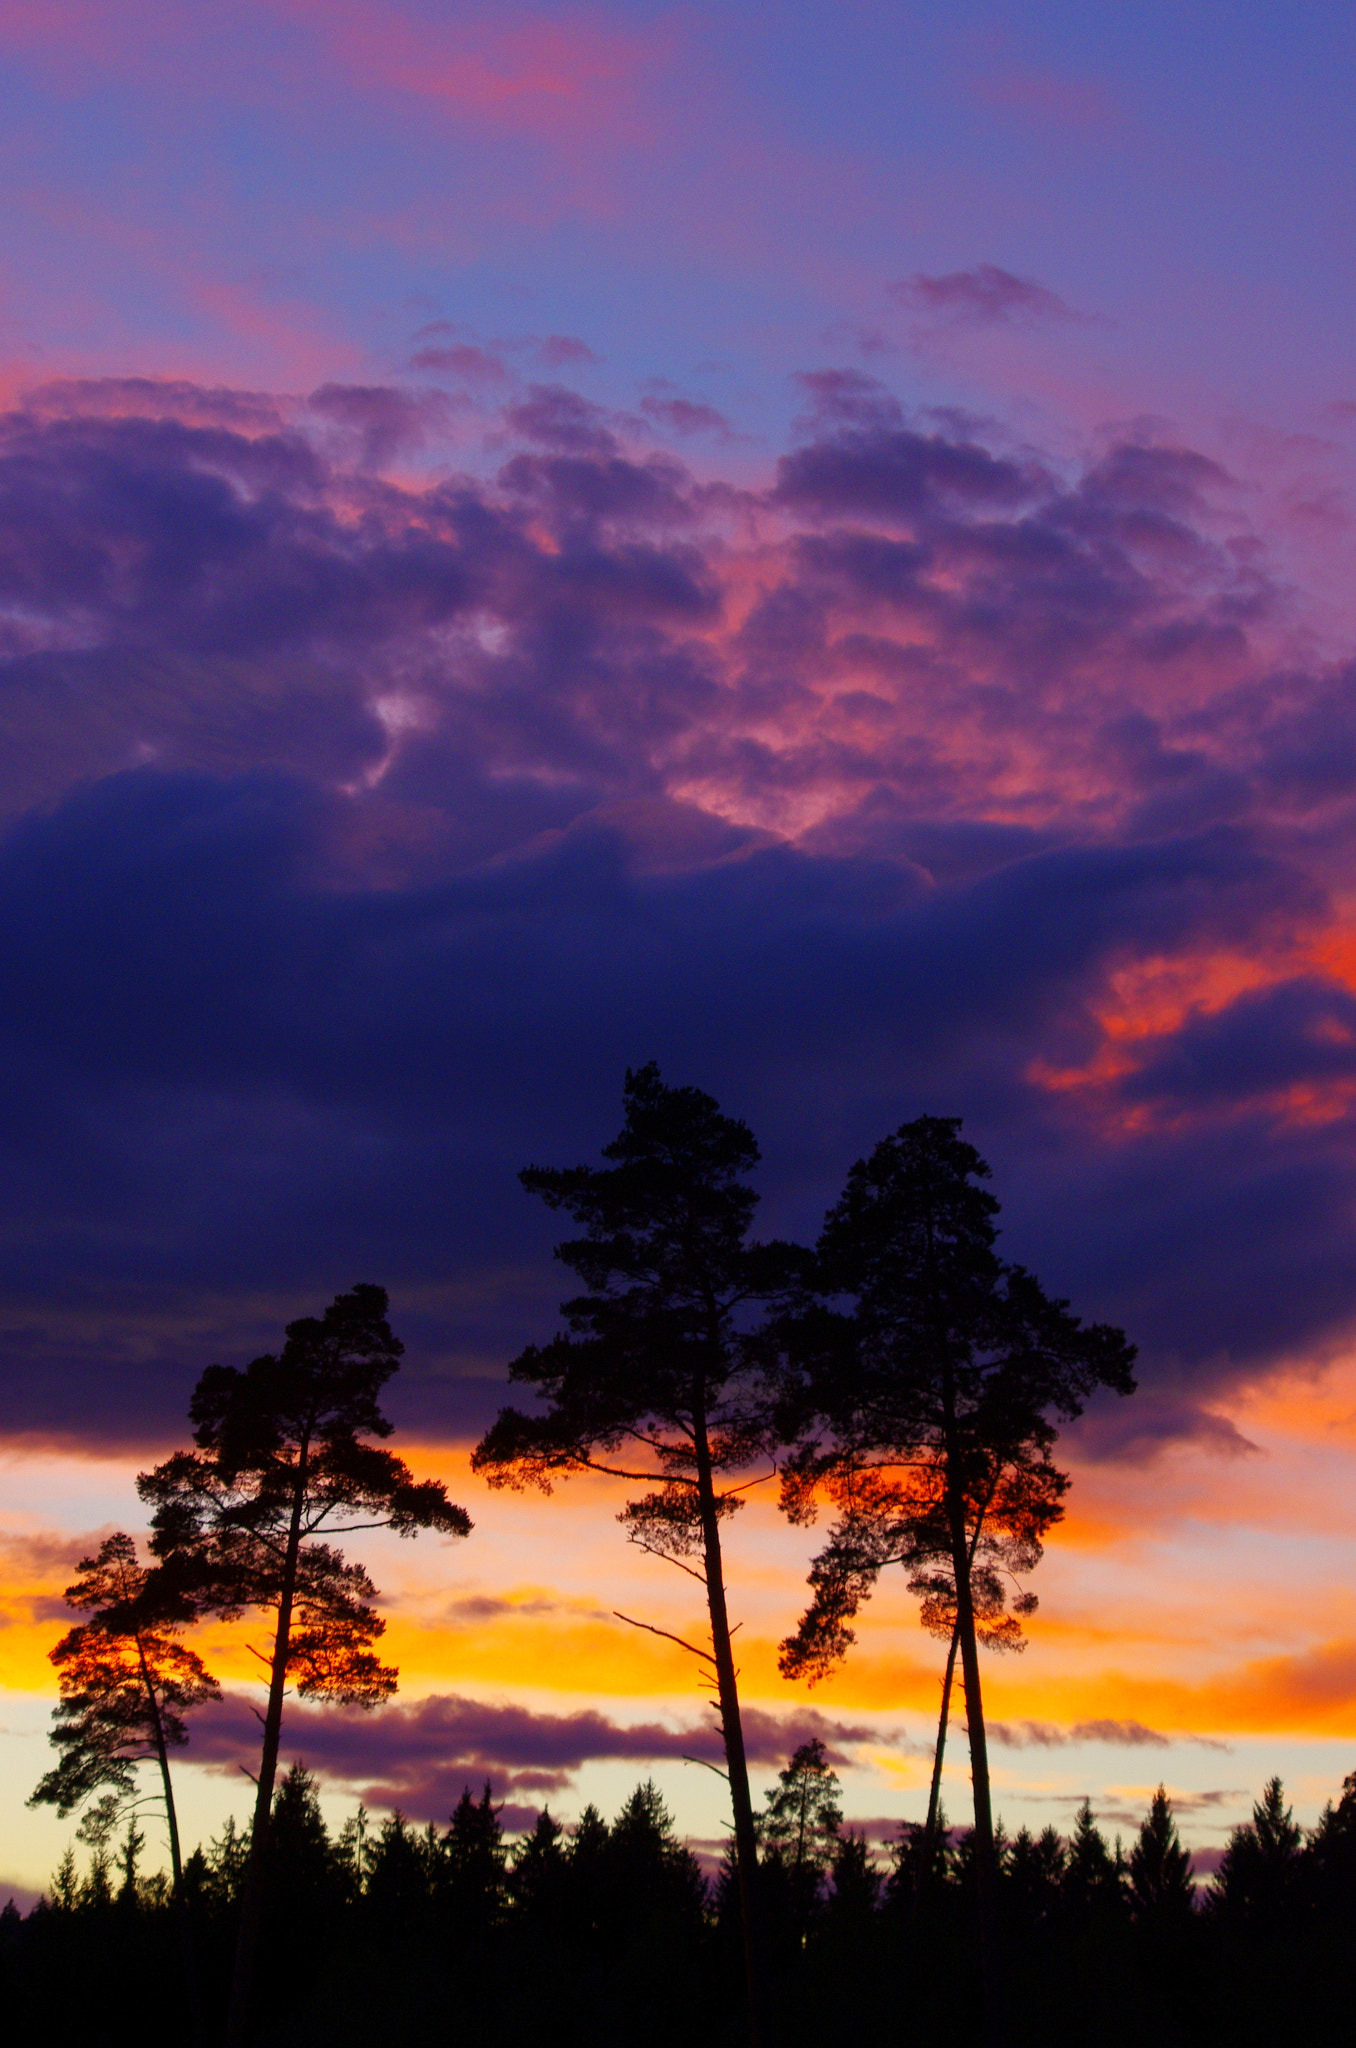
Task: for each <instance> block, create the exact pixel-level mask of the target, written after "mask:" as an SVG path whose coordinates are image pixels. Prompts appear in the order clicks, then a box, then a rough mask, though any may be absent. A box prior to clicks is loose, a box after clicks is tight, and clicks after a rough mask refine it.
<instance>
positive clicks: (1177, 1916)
mask: <svg viewBox="0 0 1356 2048" xmlns="http://www.w3.org/2000/svg"><path fill="white" fill-rule="evenodd" d="M1129 1875H1130V1898H1131V1906H1132V1910H1133V1912H1134V1915H1135V1918H1136V1919H1137V1920H1139V1921H1140V1922H1142V1923H1143V1924H1144V1925H1146V1926H1150V1927H1154V1928H1160V1929H1167V1928H1171V1927H1173V1926H1175V1925H1178V1924H1180V1922H1181V1920H1182V1918H1183V1916H1184V1915H1185V1914H1188V1913H1189V1912H1190V1911H1191V1907H1192V1903H1193V1901H1194V1899H1195V1896H1196V1887H1195V1885H1194V1884H1193V1882H1192V1878H1191V1855H1190V1852H1189V1851H1188V1850H1186V1849H1184V1848H1183V1847H1182V1843H1181V1840H1180V1838H1179V1836H1178V1833H1177V1822H1176V1820H1175V1819H1174V1818H1173V1811H1172V1801H1171V1800H1170V1799H1169V1798H1168V1795H1167V1793H1166V1791H1165V1790H1164V1788H1163V1787H1162V1786H1161V1785H1160V1786H1159V1788H1158V1790H1157V1791H1156V1792H1155V1793H1154V1796H1153V1800H1152V1802H1151V1804H1150V1807H1149V1811H1148V1813H1147V1814H1146V1815H1145V1817H1144V1819H1143V1821H1142V1822H1141V1824H1140V1830H1139V1839H1138V1841H1137V1842H1136V1843H1135V1846H1134V1848H1133V1849H1132V1850H1131V1851H1130V1863H1129Z"/></svg>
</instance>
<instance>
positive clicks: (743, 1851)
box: [695, 1413, 765, 2048]
mask: <svg viewBox="0 0 1356 2048" xmlns="http://www.w3.org/2000/svg"><path fill="white" fill-rule="evenodd" d="M695 1436H696V1445H697V1499H698V1502H699V1505H700V1510H701V1522H702V1543H703V1549H704V1553H705V1556H704V1563H705V1574H706V1599H707V1606H708V1608H709V1610H710V1616H711V1647H712V1651H713V1653H714V1655H715V1660H716V1694H717V1699H718V1701H719V1705H720V1725H721V1733H722V1734H723V1736H724V1738H725V1763H726V1768H727V1770H728V1772H729V1779H730V1803H731V1805H732V1806H733V1808H734V1835H735V1874H736V1876H737V1878H738V1882H739V1916H740V1922H741V1925H742V1928H743V1935H744V1976H745V1982H746V1984H747V1987H748V2001H749V2040H750V2043H751V2044H752V2048H762V2044H763V2040H764V2032H765V1997H764V1985H763V1969H762V1953H761V1941H760V1938H759V1937H760V1928H759V1917H760V1916H759V1911H758V1837H757V1835H756V1833H755V1831H754V1825H753V1800H752V1797H751V1795H750V1792H749V1766H748V1760H747V1758H746V1756H745V1754H744V1729H743V1724H742V1722H741V1721H740V1718H739V1686H738V1681H737V1679H736V1676H735V1666H734V1651H733V1648H732V1647H731V1643H730V1617H729V1612H728V1610H727V1608H726V1605H725V1575H724V1567H723V1564H722V1560H721V1554H720V1521H719V1517H718V1516H717V1514H716V1493H715V1484H714V1480H713V1477H712V1472H711V1448H710V1445H709V1443H708V1442H707V1437H706V1418H705V1416H704V1414H701V1413H698V1415H697V1417H696V1429H695Z"/></svg>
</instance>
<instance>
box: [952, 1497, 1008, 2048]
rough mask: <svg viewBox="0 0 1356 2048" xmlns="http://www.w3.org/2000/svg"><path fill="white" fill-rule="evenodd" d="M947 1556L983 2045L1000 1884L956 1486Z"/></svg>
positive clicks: (993, 2017)
mask: <svg viewBox="0 0 1356 2048" xmlns="http://www.w3.org/2000/svg"><path fill="white" fill-rule="evenodd" d="M950 1496H951V1497H950V1500H949V1503H948V1512H949V1517H950V1521H951V1555H952V1562H953V1564H954V1566H955V1572H956V1633H957V1635H958V1636H959V1638H960V1658H961V1677H962V1680H963V1683H964V1686H965V1725H966V1732H967V1733H968V1735H969V1738H970V1783H971V1785H972V1787H973V1789H974V1801H975V1838H974V1850H975V1895H976V1901H977V1904H978V1907H979V1972H980V1988H981V1993H982V1997H983V2001H984V2041H985V2044H986V2048H995V2044H996V2042H997V2040H998V2034H997V2027H998V2013H999V2005H1000V2000H999V1979H1000V1976H1001V1971H1000V1968H999V1959H998V1883H997V1877H998V1872H997V1865H996V1863H995V1859H994V1845H993V1805H992V1801H991V1797H990V1791H989V1747H988V1742H987V1740H986V1737H985V1731H984V1696H983V1692H982V1690H981V1687H980V1678H979V1643H978V1639H977V1637H976V1634H975V1609H974V1601H973V1599H972V1597H971V1592H970V1547H969V1544H968V1543H967V1541H966V1535H965V1510H964V1504H963V1502H962V1501H961V1499H960V1496H959V1490H958V1488H951V1489H950Z"/></svg>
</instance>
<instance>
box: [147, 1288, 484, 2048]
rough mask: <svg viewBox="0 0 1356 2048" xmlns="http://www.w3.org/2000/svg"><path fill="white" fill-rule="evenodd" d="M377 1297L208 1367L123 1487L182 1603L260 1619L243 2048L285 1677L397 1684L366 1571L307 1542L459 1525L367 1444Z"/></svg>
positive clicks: (374, 1433)
mask: <svg viewBox="0 0 1356 2048" xmlns="http://www.w3.org/2000/svg"><path fill="white" fill-rule="evenodd" d="M386 1305H387V1304H386V1294H385V1291H384V1290H383V1289H382V1288H380V1287H372V1286H362V1287H355V1288H353V1289H352V1290H351V1291H350V1292H349V1293H348V1294H341V1295H337V1296H336V1297H335V1299H334V1301H332V1302H331V1304H330V1306H329V1307H328V1308H327V1309H326V1310H325V1313H324V1315H323V1316H320V1317H313V1316H308V1317H304V1318H302V1319H301V1320H300V1321H297V1322H294V1323H289V1324H288V1326H287V1331H286V1342H285V1343H284V1345H283V1349H282V1351H281V1352H280V1353H279V1354H278V1355H277V1356H273V1355H271V1354H270V1355H266V1356H264V1357H261V1358H256V1359H254V1360H253V1362H252V1363H251V1364H250V1365H248V1366H246V1367H245V1368H244V1370H243V1371H238V1370H237V1369H236V1368H235V1367H234V1366H221V1365H213V1366H209V1367H208V1368H207V1370H206V1372H204V1374H203V1375H202V1378H201V1379H200V1380H199V1382H198V1385H197V1388H196V1390H195V1392H194V1395H193V1399H192V1402H191V1404H190V1407H189V1419H190V1421H191V1422H192V1423H193V1425H194V1429H193V1441H194V1444H195V1445H196V1449H195V1450H192V1451H180V1452H178V1453H176V1454H175V1456H174V1457H172V1458H169V1459H167V1460H166V1461H165V1463H164V1464H162V1465H157V1466H156V1468H155V1469H154V1471H152V1472H143V1473H142V1474H141V1476H140V1477H139V1479H138V1481H137V1488H138V1491H139V1492H140V1494H141V1497H142V1499H143V1500H144V1501H146V1502H147V1503H148V1505H149V1506H151V1508H152V1509H153V1510H154V1514H153V1519H152V1529H153V1535H152V1549H153V1550H154V1552H155V1554H156V1556H157V1557H159V1558H160V1559H161V1560H162V1562H163V1564H164V1567H165V1570H166V1573H167V1575H168V1577H169V1578H170V1581H171V1583H173V1584H174V1585H176V1586H177V1587H179V1588H181V1589H182V1591H183V1595H184V1597H185V1598H186V1599H189V1600H191V1601H192V1602H193V1604H194V1605H195V1607H196V1609H197V1611H198V1612H200V1613H203V1614H207V1613H213V1614H218V1615H223V1616H235V1615H239V1614H241V1613H243V1612H245V1611H246V1610H248V1609H260V1610H262V1611H263V1612H265V1613H266V1614H268V1615H269V1616H270V1617H271V1619H272V1622H273V1643H272V1648H271V1654H270V1655H269V1657H268V1658H267V1659H266V1660H265V1661H266V1662H267V1666H268V1673H269V1679H268V1702H267V1708H266V1711H265V1714H264V1718H263V1741H262V1747H261V1753H260V1759H259V1773H258V1778H257V1795H256V1799H255V1805H254V1819H253V1824H252V1827H251V1831H250V1846H249V1856H248V1861H247V1863H246V1866H245V1872H244V1877H243V1880H242V1884H241V1898H240V1923H239V1932H238V1936H237V1942H236V1955H235V1970H234V1974H233V1978H232V1984H231V2001H230V2010H229V2014H228V2018H227V2031H226V2039H227V2044H228V2048H242V2044H243V2043H244V2041H245V2039H246V2037H247V2032H248V2028H249V2020H250V2002H251V1989H252V1981H253V1971H254V1955H255V1949H256V1945H257V1941H258V1934H259V1920H260V1913H261V1910H262V1906H263V1899H264V1889H265V1881H266V1876H267V1861H268V1841H269V1829H270V1821H271V1817H272V1807H273V1788H274V1780H275V1778H276V1775H277V1768H278V1749H279V1743H280V1741H281V1736H282V1714H283V1698H284V1695H285V1693H286V1691H287V1689H288V1680H289V1679H292V1680H293V1681H295V1684H296V1689H297V1691H298V1692H299V1693H300V1694H301V1696H302V1697H303V1698H311V1699H325V1700H335V1701H342V1702H344V1703H346V1704H349V1705H355V1706H360V1707H371V1706H375V1705H377V1704H378V1702H380V1701H381V1700H384V1699H388V1698H389V1697H390V1695H391V1694H392V1693H393V1692H394V1690H395V1687H396V1676H397V1674H396V1672H395V1670H394V1669H393V1668H392V1667H391V1666H389V1665H384V1664H382V1663H381V1662H380V1661H379V1659H378V1657H377V1655H376V1653H375V1651H374V1649H373V1647H372V1646H373V1644H374V1643H375V1642H376V1641H377V1640H378V1639H379V1638H380V1636H381V1634H382V1632H383V1630H384V1628H385V1623H384V1622H383V1621H382V1619H381V1617H380V1616H379V1615H378V1613H377V1612H376V1609H375V1608H374V1607H373V1605H372V1601H373V1599H374V1597H375V1588H374V1587H373V1585H372V1582H371V1580H370V1579H369V1577H368V1575H367V1573H366V1572H365V1571H364V1570H363V1568H362V1567H361V1565H356V1564H349V1563H347V1562H346V1561H345V1559H344V1557H343V1554H342V1552H340V1551H338V1550H336V1549H335V1548H334V1547H333V1545H332V1544H330V1543H327V1542H323V1541H320V1540H318V1539H319V1538H320V1537H321V1535H322V1533H330V1532H339V1533H343V1532H348V1533H350V1534H351V1533H356V1532H358V1531H361V1530H368V1529H393V1530H394V1531H395V1533H396V1534H397V1535H398V1536H414V1535H416V1534H417V1533H418V1532H419V1531H420V1530H421V1529H436V1530H439V1531H441V1532H442V1533H443V1534H444V1535H450V1536H465V1535H467V1534H469V1532H470V1528H471V1520H470V1517H469V1516H468V1515H467V1513H466V1511H465V1509H464V1508H459V1507H456V1506H454V1505H453V1504H452V1503H451V1502H450V1501H449V1500H448V1498H447V1494H446V1491H445V1489H444V1488H443V1486H442V1485H441V1484H439V1483H438V1482H437V1481H436V1480H431V1479H429V1480H422V1481H416V1480H415V1479H414V1477H413V1476H412V1474H411V1472H410V1470H409V1467H408V1466H407V1465H406V1464H405V1463H404V1461H403V1459H400V1458H398V1457H396V1456H395V1455H394V1454H393V1453H392V1452H390V1451H386V1450H381V1449H379V1448H378V1447H377V1445H376V1444H374V1443H372V1442H371V1441H370V1439H371V1438H373V1437H378V1438H380V1437H387V1436H389V1435H390V1434H391V1428H392V1425H391V1424H390V1422H388V1421H387V1419H386V1417H385V1415H384V1414H383V1413H382V1410H381V1406H380V1401H379V1396H380V1394H381V1390H382V1388H383V1387H384V1386H385V1384H386V1382H387V1381H388V1380H389V1379H390V1378H391V1376H392V1374H393V1373H394V1372H395V1371H396V1369H397V1366H398V1364H399V1361H400V1356H401V1352H402V1350H403V1346H402V1345H401V1344H400V1343H399V1342H398V1341H397V1339H396V1338H395V1337H394V1336H393V1335H392V1334H391V1328H390V1325H389V1323H388V1322H387V1320H386Z"/></svg>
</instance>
